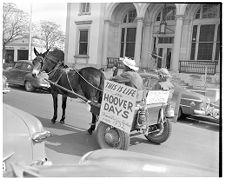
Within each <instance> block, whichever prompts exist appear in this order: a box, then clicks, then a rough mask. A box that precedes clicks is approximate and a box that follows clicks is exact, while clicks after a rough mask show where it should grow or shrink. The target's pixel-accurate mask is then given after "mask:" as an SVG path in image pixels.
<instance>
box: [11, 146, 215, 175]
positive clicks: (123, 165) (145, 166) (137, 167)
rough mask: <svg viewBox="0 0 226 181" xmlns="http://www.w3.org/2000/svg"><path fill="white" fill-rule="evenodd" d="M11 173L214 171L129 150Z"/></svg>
mask: <svg viewBox="0 0 226 181" xmlns="http://www.w3.org/2000/svg"><path fill="white" fill-rule="evenodd" d="M13 167H14V173H17V175H21V176H22V175H23V176H26V175H27V176H34V177H87V176H95V177H96V176H98V177H99V176H105V177H106V176H108V177H109V176H110V177H118V176H128V177H133V176H135V177H137V176H139V177H175V176H177V177H179V176H191V177H193V176H196V177H203V176H212V177H217V176H218V172H217V171H214V170H210V169H207V168H202V167H199V166H196V165H192V164H188V163H184V162H179V161H175V160H170V159H165V158H161V157H156V156H150V155H146V154H142V153H135V152H131V151H123V150H115V149H100V150H95V151H92V152H88V153H87V154H85V155H84V156H83V157H82V158H81V160H80V162H79V164H76V165H53V166H42V167H35V168H32V167H23V166H22V167H21V166H19V165H14V166H13Z"/></svg>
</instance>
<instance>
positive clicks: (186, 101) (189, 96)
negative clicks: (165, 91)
mask: <svg viewBox="0 0 226 181" xmlns="http://www.w3.org/2000/svg"><path fill="white" fill-rule="evenodd" d="M140 75H141V77H142V78H143V80H144V84H145V86H146V87H148V88H149V89H152V88H153V87H154V85H155V84H156V83H157V82H158V77H157V75H156V74H155V73H141V74H140ZM173 85H174V88H173V89H174V92H173V96H172V100H171V102H172V103H173V105H174V107H175V105H176V102H177V101H179V102H180V106H179V111H178V119H179V120H180V119H182V118H186V117H193V118H195V119H199V120H202V121H207V122H213V123H217V124H219V106H218V109H217V106H215V107H216V109H214V113H213V115H216V116H211V113H209V111H208V110H210V109H209V108H208V107H209V106H211V104H210V99H209V98H208V97H206V96H204V95H202V94H200V93H196V92H193V91H192V90H189V89H185V88H183V87H182V86H180V85H177V84H175V83H173ZM179 94H181V99H180V100H178V96H179ZM212 107H213V106H212ZM211 110H212V109H211Z"/></svg>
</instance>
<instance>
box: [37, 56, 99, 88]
mask: <svg viewBox="0 0 226 181" xmlns="http://www.w3.org/2000/svg"><path fill="white" fill-rule="evenodd" d="M47 56H48V58H47ZM39 58H40V59H41V60H40V63H41V68H40V71H42V68H43V64H44V62H46V61H47V59H48V60H50V61H51V62H54V63H55V67H54V68H53V69H52V70H50V71H49V72H46V73H47V74H48V76H49V78H50V77H53V76H54V75H55V73H56V71H57V69H58V68H59V67H60V66H61V65H62V64H63V62H61V61H59V62H58V61H57V60H56V59H55V58H54V57H53V56H52V55H50V54H49V53H48V54H47V55H45V57H42V56H39ZM73 70H74V71H75V72H76V73H77V74H78V75H79V76H80V77H81V78H82V79H83V80H84V81H85V82H86V83H88V84H89V85H90V86H92V87H93V88H95V89H96V90H98V91H101V92H103V90H101V89H99V88H98V87H96V86H94V85H92V84H91V83H90V82H89V81H87V80H86V79H85V78H84V77H83V76H82V75H81V74H80V73H79V72H78V70H76V69H73ZM65 72H66V76H67V79H68V82H69V85H70V88H71V89H72V90H73V88H72V86H71V83H70V80H69V78H68V74H67V71H65ZM63 73H64V71H63V72H62V73H61V74H60V76H59V77H58V79H57V81H55V83H56V84H57V83H58V81H59V80H60V78H61V76H62V75H63Z"/></svg>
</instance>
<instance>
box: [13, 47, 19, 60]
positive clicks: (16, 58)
mask: <svg viewBox="0 0 226 181" xmlns="http://www.w3.org/2000/svg"><path fill="white" fill-rule="evenodd" d="M17 61H18V49H17V47H14V62H17Z"/></svg>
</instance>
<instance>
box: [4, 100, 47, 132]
mask: <svg viewBox="0 0 226 181" xmlns="http://www.w3.org/2000/svg"><path fill="white" fill-rule="evenodd" d="M3 119H4V120H7V119H13V120H14V121H21V122H24V123H25V125H27V128H28V130H29V132H30V134H31V135H32V134H34V133H36V132H42V131H44V130H43V126H42V124H41V122H40V121H39V120H38V119H37V118H36V117H35V116H33V115H31V114H29V113H27V112H24V111H22V110H20V109H17V108H15V107H12V106H10V105H7V104H3Z"/></svg>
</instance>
